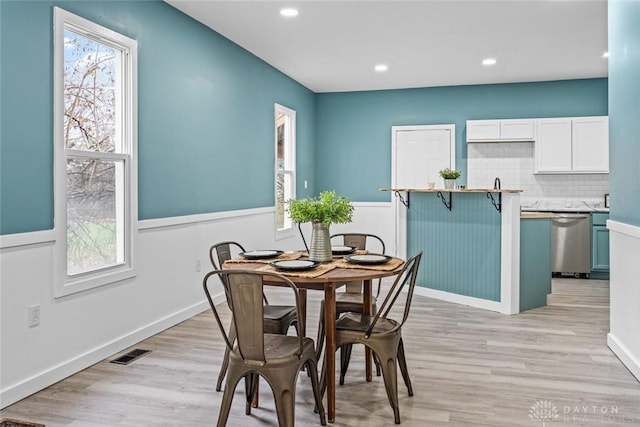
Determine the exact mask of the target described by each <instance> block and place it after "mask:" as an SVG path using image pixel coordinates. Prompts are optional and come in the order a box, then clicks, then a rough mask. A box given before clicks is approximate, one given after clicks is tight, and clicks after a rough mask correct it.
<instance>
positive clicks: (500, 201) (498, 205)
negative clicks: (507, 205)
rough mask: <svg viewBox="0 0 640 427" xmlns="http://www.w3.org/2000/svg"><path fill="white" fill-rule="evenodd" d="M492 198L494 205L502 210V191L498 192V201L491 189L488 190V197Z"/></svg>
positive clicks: (499, 210)
mask: <svg viewBox="0 0 640 427" xmlns="http://www.w3.org/2000/svg"><path fill="white" fill-rule="evenodd" d="M489 198H490V199H491V203H492V204H493V207H494V208H496V210H497V211H498V212H502V193H498V202H497V203H496V199H494V198H493V194H491V192H490V191H487V199H489Z"/></svg>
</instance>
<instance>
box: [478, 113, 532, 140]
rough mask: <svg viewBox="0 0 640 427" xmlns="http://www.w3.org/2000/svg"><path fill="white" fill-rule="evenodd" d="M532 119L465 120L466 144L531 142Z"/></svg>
mask: <svg viewBox="0 0 640 427" xmlns="http://www.w3.org/2000/svg"><path fill="white" fill-rule="evenodd" d="M533 123H534V121H533V120H532V119H511V120H467V142H511V141H533V140H534V137H535V134H534V125H533Z"/></svg>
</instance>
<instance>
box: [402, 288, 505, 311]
mask: <svg viewBox="0 0 640 427" xmlns="http://www.w3.org/2000/svg"><path fill="white" fill-rule="evenodd" d="M414 292H415V293H416V294H417V295H421V296H424V297H428V298H435V299H439V300H442V301H447V302H453V303H456V304H462V305H468V306H470V307H476V308H482V309H485V310H490V311H497V312H498V313H503V314H510V313H509V311H508V308H507V307H504V305H503V304H502V303H500V302H498V301H489V300H486V299H482V298H475V297H469V296H466V295H458V294H454V293H451V292H445V291H440V290H437V289H431V288H425V287H420V286H416V287H415V290H414Z"/></svg>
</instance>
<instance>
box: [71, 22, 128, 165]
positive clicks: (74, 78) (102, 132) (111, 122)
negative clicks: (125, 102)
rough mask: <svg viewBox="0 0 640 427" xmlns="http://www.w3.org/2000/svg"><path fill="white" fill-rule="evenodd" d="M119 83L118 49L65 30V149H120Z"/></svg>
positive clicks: (108, 150) (102, 150) (111, 150)
mask: <svg viewBox="0 0 640 427" xmlns="http://www.w3.org/2000/svg"><path fill="white" fill-rule="evenodd" d="M116 86H117V78H116V51H115V50H114V49H113V48H111V47H109V46H105V45H104V44H101V43H99V42H96V41H94V40H92V39H90V38H87V37H84V36H81V35H79V34H76V33H74V32H72V31H69V30H65V31H64V146H65V148H69V149H75V150H89V151H101V152H105V153H108V152H113V151H115V150H116V148H117V146H116V137H117V135H116V121H117V117H116ZM118 151H120V150H118Z"/></svg>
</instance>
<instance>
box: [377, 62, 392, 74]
mask: <svg viewBox="0 0 640 427" xmlns="http://www.w3.org/2000/svg"><path fill="white" fill-rule="evenodd" d="M373 68H374V69H375V70H376V71H377V72H379V73H382V72H385V71H387V70H388V69H389V67H388V66H386V65H385V64H378V65H376V66H375V67H373Z"/></svg>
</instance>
